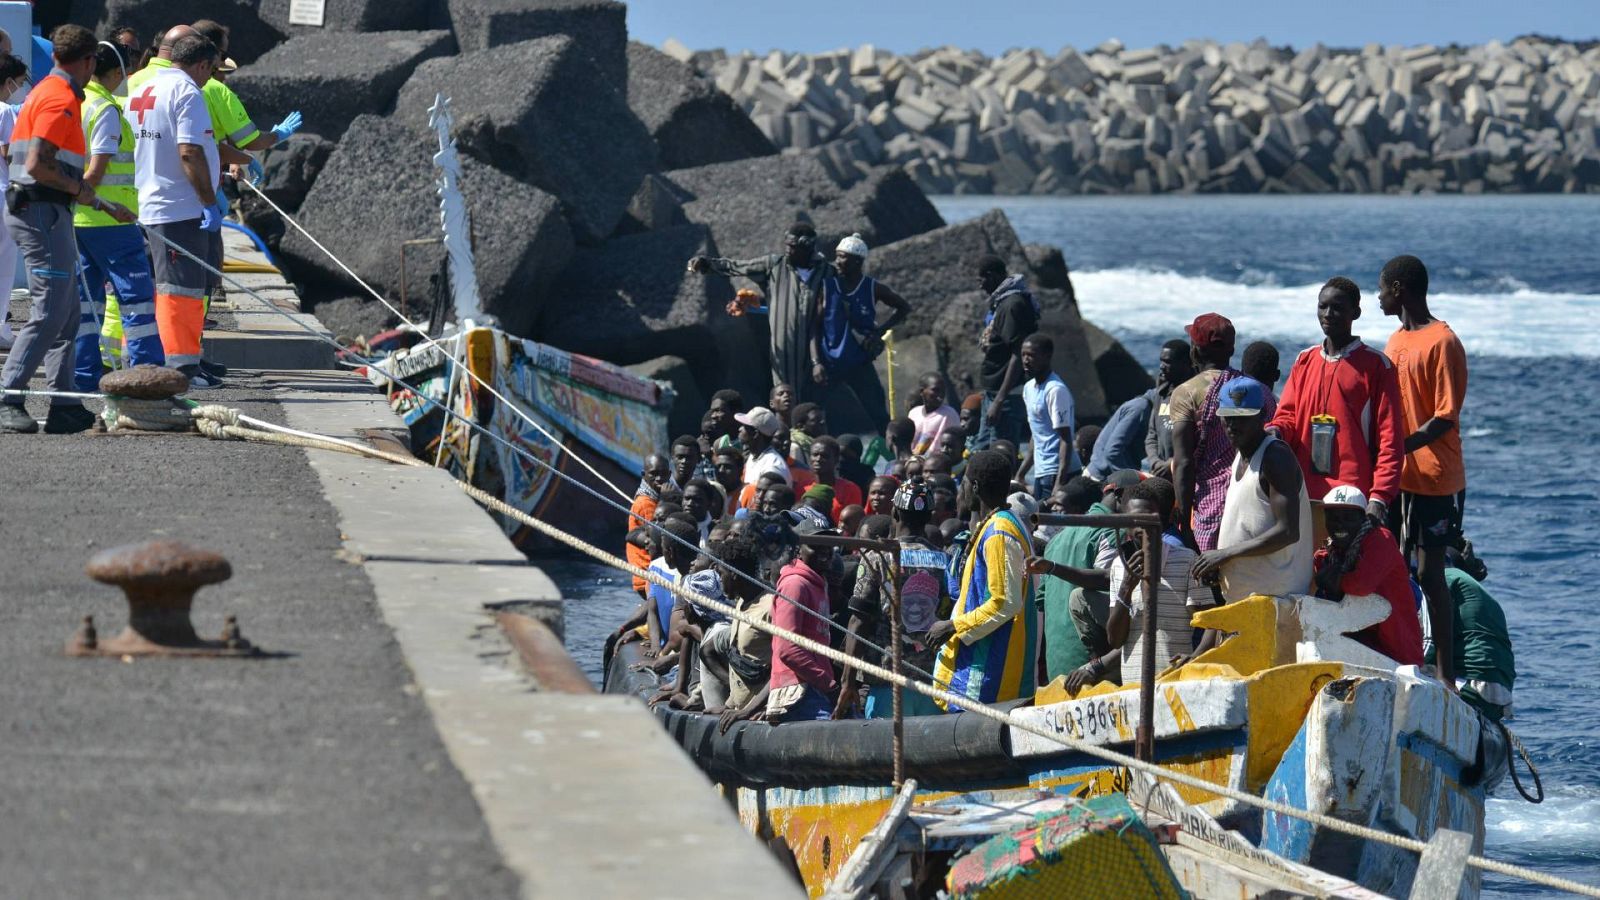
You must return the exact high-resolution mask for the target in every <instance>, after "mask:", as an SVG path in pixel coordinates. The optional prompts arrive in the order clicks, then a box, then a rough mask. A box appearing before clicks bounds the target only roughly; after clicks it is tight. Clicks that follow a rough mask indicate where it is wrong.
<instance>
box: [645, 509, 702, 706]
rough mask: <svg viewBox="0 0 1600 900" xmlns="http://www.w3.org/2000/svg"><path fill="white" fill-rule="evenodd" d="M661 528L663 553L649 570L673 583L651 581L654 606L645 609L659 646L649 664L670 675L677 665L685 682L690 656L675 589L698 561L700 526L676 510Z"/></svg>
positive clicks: (654, 638)
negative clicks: (664, 585)
mask: <svg viewBox="0 0 1600 900" xmlns="http://www.w3.org/2000/svg"><path fill="white" fill-rule="evenodd" d="M661 530H662V532H663V534H662V535H661V536H660V542H661V553H660V555H659V556H657V557H656V558H655V559H654V560H653V561H651V563H650V569H649V571H650V573H651V574H653V575H656V576H657V577H659V578H661V579H663V580H665V581H666V582H667V583H668V585H669V586H668V587H662V586H661V585H659V584H656V583H655V582H653V581H651V582H647V583H648V584H649V588H648V591H649V601H650V607H649V608H648V609H647V610H646V611H645V612H646V615H647V616H649V626H650V635H651V637H652V639H653V641H654V643H655V644H656V647H657V648H658V650H657V655H656V658H655V661H654V662H650V663H648V664H647V665H649V667H650V668H651V669H652V670H654V671H655V673H656V674H657V675H666V674H668V673H670V672H671V671H672V668H673V667H674V666H677V667H678V670H679V675H680V682H682V680H683V679H682V676H685V675H686V674H687V673H685V672H683V663H684V662H686V661H687V660H688V659H689V657H688V656H687V655H685V654H684V652H683V650H684V647H683V641H682V636H681V629H680V628H679V626H680V625H681V623H682V613H680V612H678V603H677V595H676V594H674V593H673V591H672V589H673V588H675V587H677V586H678V584H679V583H681V582H682V581H683V578H684V576H686V575H688V574H689V568H690V566H692V565H693V564H694V559H695V556H696V549H697V546H698V543H699V540H700V529H699V528H697V527H695V524H694V522H693V520H691V519H690V518H689V516H688V515H686V514H685V513H683V512H676V513H673V514H671V515H669V516H668V517H667V518H666V520H665V521H663V522H662V523H661ZM669 693H670V692H669Z"/></svg>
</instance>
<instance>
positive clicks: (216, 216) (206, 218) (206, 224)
mask: <svg viewBox="0 0 1600 900" xmlns="http://www.w3.org/2000/svg"><path fill="white" fill-rule="evenodd" d="M200 230H201V231H209V232H211V233H212V234H216V233H217V232H219V231H221V230H222V205H221V204H220V203H219V204H217V205H216V206H208V207H206V208H205V209H202V210H200Z"/></svg>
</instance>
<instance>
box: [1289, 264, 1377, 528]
mask: <svg viewBox="0 0 1600 900" xmlns="http://www.w3.org/2000/svg"><path fill="white" fill-rule="evenodd" d="M1359 318H1361V288H1359V287H1357V286H1356V283H1355V282H1353V281H1351V280H1350V279H1348V278H1345V277H1342V276H1340V277H1335V278H1330V279H1328V283H1327V284H1325V285H1323V286H1322V290H1321V292H1319V293H1318V294H1317V322H1318V323H1319V324H1320V325H1321V326H1322V333H1323V334H1324V335H1326V337H1325V338H1324V339H1323V341H1322V343H1320V344H1317V345H1316V346H1313V347H1307V348H1306V349H1305V350H1303V351H1301V353H1300V355H1299V356H1298V357H1296V358H1295V361H1294V366H1293V367H1291V368H1290V369H1289V380H1288V381H1287V382H1285V383H1284V386H1283V395H1282V396H1280V397H1279V398H1278V411H1277V413H1275V414H1274V415H1273V417H1272V421H1271V422H1269V423H1268V426H1267V427H1268V428H1271V429H1275V430H1276V431H1277V432H1278V436H1279V437H1280V438H1282V439H1283V440H1284V442H1285V443H1287V444H1288V445H1289V448H1290V449H1292V450H1293V451H1294V455H1295V458H1296V459H1298V460H1299V461H1300V469H1301V471H1302V472H1303V473H1304V474H1305V478H1306V493H1308V494H1309V495H1310V496H1312V497H1321V496H1323V495H1324V494H1326V493H1327V492H1328V491H1329V490H1331V489H1332V488H1333V487H1334V486H1336V485H1341V484H1347V485H1351V486H1353V487H1355V488H1356V489H1357V490H1360V491H1361V493H1362V494H1363V495H1365V496H1366V497H1367V515H1369V516H1372V517H1373V518H1374V519H1376V520H1377V521H1380V522H1381V521H1385V519H1386V517H1387V516H1388V510H1389V506H1390V505H1391V504H1393V503H1394V502H1395V498H1396V497H1398V496H1399V493H1400V469H1401V466H1402V464H1403V463H1404V461H1405V434H1404V432H1403V428H1402V425H1401V419H1400V386H1399V385H1400V382H1399V380H1398V378H1397V376H1396V373H1395V368H1394V364H1393V363H1391V362H1390V361H1389V357H1387V356H1385V355H1384V354H1383V353H1382V352H1380V351H1378V350H1374V349H1373V348H1371V347H1369V346H1367V345H1366V344H1364V343H1362V341H1361V338H1359V337H1356V336H1355V335H1353V334H1351V328H1352V327H1353V326H1354V324H1355V320H1356V319H1359ZM1312 506H1313V517H1312V518H1313V528H1314V530H1315V532H1316V533H1317V535H1318V536H1319V538H1320V536H1322V535H1323V534H1325V533H1326V532H1325V530H1324V529H1323V528H1322V527H1321V524H1322V518H1323V516H1322V514H1321V509H1320V504H1315V503H1314V504H1312Z"/></svg>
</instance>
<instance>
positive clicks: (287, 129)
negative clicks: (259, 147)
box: [272, 110, 301, 141]
mask: <svg viewBox="0 0 1600 900" xmlns="http://www.w3.org/2000/svg"><path fill="white" fill-rule="evenodd" d="M300 121H301V119H300V111H299V110H295V111H294V112H292V113H289V114H288V115H287V116H284V117H283V121H282V122H279V123H278V124H276V125H274V126H272V136H273V137H275V138H277V139H278V140H280V141H284V140H288V138H289V135H291V134H294V133H295V132H296V131H299V130H300Z"/></svg>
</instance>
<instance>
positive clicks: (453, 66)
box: [395, 36, 656, 244]
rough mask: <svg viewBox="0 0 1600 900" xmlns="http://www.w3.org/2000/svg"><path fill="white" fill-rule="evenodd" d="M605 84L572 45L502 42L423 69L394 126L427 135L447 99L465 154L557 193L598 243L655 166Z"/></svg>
mask: <svg viewBox="0 0 1600 900" xmlns="http://www.w3.org/2000/svg"><path fill="white" fill-rule="evenodd" d="M603 79H604V76H603V74H602V73H601V72H600V70H598V69H596V68H595V66H594V64H593V63H591V62H590V61H589V59H588V58H587V57H585V56H584V55H583V54H582V53H581V52H580V50H579V45H578V43H577V42H576V41H574V40H573V39H572V38H569V37H564V36H563V37H547V38H539V39H537V40H531V41H523V42H521V43H517V44H506V45H504V46H497V47H494V48H493V49H489V50H481V51H477V52H471V53H464V54H462V55H461V56H455V57H447V58H443V59H430V60H428V61H427V62H425V63H423V64H422V65H420V66H418V67H417V69H416V72H415V73H413V74H412V76H411V78H410V80H408V81H407V82H406V84H405V86H404V87H403V88H401V89H400V96H399V98H398V99H397V100H396V101H395V118H396V119H398V120H399V121H401V122H403V123H405V124H407V125H410V126H411V127H412V128H413V129H415V130H417V131H418V132H421V131H423V130H424V129H426V128H427V124H428V106H429V105H430V104H431V103H432V102H433V99H434V96H435V95H436V94H438V93H443V94H445V95H446V96H448V97H450V98H451V110H452V112H453V114H454V116H455V131H454V133H455V136H456V139H457V141H458V142H459V145H460V147H461V149H462V151H463V152H465V153H467V154H470V155H472V156H475V157H477V158H478V159H480V160H483V161H486V162H490V163H492V164H493V165H494V166H495V168H497V169H500V170H501V171H503V172H506V173H507V174H509V175H512V176H513V177H516V178H518V179H521V180H523V181H526V182H527V183H529V184H532V185H534V186H536V187H539V188H541V189H543V190H545V191H548V192H550V193H552V194H554V195H556V197H558V198H560V200H561V203H562V206H563V207H564V208H565V211H566V214H567V220H568V222H569V223H570V224H571V226H572V230H573V233H574V235H575V236H576V237H577V238H578V240H580V241H582V242H585V243H591V244H596V243H599V242H600V241H602V240H604V239H605V237H606V236H607V235H609V234H611V232H612V231H613V230H614V229H615V228H616V226H617V223H618V222H619V221H620V220H621V219H622V215H623V212H624V211H625V210H626V209H627V208H628V202H629V200H630V199H631V198H632V197H633V195H634V193H635V192H636V191H637V190H638V188H639V183H640V181H641V180H642V179H643V178H644V176H645V174H646V173H647V172H650V171H652V170H653V169H654V168H655V165H656V160H655V144H654V142H652V141H651V140H650V134H649V132H647V131H645V129H644V126H643V125H641V124H639V120H638V119H637V118H636V117H635V116H634V115H633V112H632V111H631V110H630V109H628V104H627V100H626V99H625V98H624V97H623V95H622V93H621V92H619V91H616V90H611V89H609V88H608V87H607V86H606V84H605V82H604V80H603ZM513 81H514V82H515V85H516V89H515V90H511V89H510V84H511V83H512V82H513Z"/></svg>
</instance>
